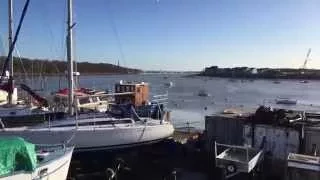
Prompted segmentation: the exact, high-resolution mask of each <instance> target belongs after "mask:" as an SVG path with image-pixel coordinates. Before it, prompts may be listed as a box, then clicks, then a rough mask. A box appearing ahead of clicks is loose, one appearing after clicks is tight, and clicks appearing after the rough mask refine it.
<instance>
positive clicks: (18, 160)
mask: <svg viewBox="0 0 320 180" xmlns="http://www.w3.org/2000/svg"><path fill="white" fill-rule="evenodd" d="M36 166H37V155H36V152H35V145H34V144H31V143H29V142H27V141H25V140H24V139H22V138H19V137H0V176H4V175H7V174H10V173H12V172H14V171H21V170H23V171H33V170H34V169H35V168H36Z"/></svg>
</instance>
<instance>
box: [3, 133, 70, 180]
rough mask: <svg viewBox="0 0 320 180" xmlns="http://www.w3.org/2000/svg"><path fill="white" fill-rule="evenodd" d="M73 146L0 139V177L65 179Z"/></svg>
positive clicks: (9, 138) (17, 179)
mask: <svg viewBox="0 0 320 180" xmlns="http://www.w3.org/2000/svg"><path fill="white" fill-rule="evenodd" d="M73 149H74V147H65V146H63V145H35V144H32V143H29V142H27V141H25V140H24V139H22V138H19V137H1V138H0V150H1V153H0V157H1V160H0V166H1V169H0V180H34V179H52V180H65V179H67V175H68V170H69V166H70V162H71V157H72V153H73Z"/></svg>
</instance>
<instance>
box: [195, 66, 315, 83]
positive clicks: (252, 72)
mask: <svg viewBox="0 0 320 180" xmlns="http://www.w3.org/2000/svg"><path fill="white" fill-rule="evenodd" d="M193 76H207V77H219V78H234V79H296V80H320V70H319V69H290V68H279V69H273V68H259V69H257V68H251V67H235V68H219V67H218V66H211V67H207V68H205V70H204V71H202V72H200V73H198V74H195V75H190V76H189V77H193Z"/></svg>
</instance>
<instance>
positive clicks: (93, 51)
mask: <svg viewBox="0 0 320 180" xmlns="http://www.w3.org/2000/svg"><path fill="white" fill-rule="evenodd" d="M13 1H14V19H15V27H16V26H17V22H18V20H19V17H20V14H21V11H22V8H23V3H24V2H25V1H24V0H13ZM73 4H74V9H73V10H74V21H75V22H76V26H75V27H74V31H75V33H74V38H75V39H74V44H75V50H74V54H75V59H76V60H77V61H89V62H104V63H117V61H118V60H119V62H120V65H123V66H129V67H134V68H139V69H143V70H179V71H189V70H202V69H203V68H204V67H206V66H212V65H218V66H220V67H236V66H250V67H289V68H300V67H301V66H302V64H303V62H304V59H305V56H306V53H307V51H308V49H309V48H311V49H312V52H311V54H310V60H309V62H308V64H307V67H308V68H320V1H319V0H308V1H305V0H281V1H279V0H267V1H264V0H90V1H89V0H73ZM0 24H1V26H0V55H5V53H6V52H7V1H6V0H1V2H0ZM65 26H66V0H54V1H49V0H46V1H44V0H31V2H30V6H29V9H28V13H27V16H26V18H25V21H24V24H23V27H22V29H21V34H20V37H19V39H18V42H17V52H16V53H15V54H16V55H20V56H23V57H30V58H45V59H61V60H65V59H66V58H65V56H66V50H65V47H66V46H65V40H64V39H65V34H66V33H65V29H66V27H65Z"/></svg>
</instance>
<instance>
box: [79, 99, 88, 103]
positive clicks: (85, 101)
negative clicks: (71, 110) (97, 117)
mask: <svg viewBox="0 0 320 180" xmlns="http://www.w3.org/2000/svg"><path fill="white" fill-rule="evenodd" d="M87 103H90V99H89V98H81V99H79V104H87Z"/></svg>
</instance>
